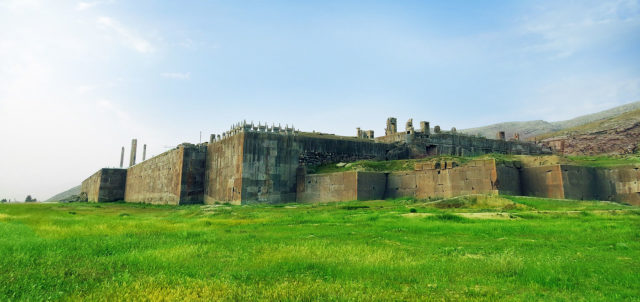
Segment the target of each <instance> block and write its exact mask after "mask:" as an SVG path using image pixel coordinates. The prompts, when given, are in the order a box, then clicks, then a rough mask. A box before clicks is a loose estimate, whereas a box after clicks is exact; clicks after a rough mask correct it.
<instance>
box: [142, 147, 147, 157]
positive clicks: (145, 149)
mask: <svg viewBox="0 0 640 302" xmlns="http://www.w3.org/2000/svg"><path fill="white" fill-rule="evenodd" d="M145 159H147V144H144V145H143V146H142V161H144V160H145Z"/></svg>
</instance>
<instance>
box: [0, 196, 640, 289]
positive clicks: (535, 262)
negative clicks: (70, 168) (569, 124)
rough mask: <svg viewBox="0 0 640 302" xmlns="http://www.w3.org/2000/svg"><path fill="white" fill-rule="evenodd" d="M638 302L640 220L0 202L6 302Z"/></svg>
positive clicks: (407, 203)
mask: <svg viewBox="0 0 640 302" xmlns="http://www.w3.org/2000/svg"><path fill="white" fill-rule="evenodd" d="M460 299H467V300H498V299H500V300H565V301H574V300H640V209H639V208H638V207H631V206H626V205H621V204H617V203H608V202H589V201H568V200H550V199H541V198H531V197H512V196H482V195H481V196H467V197H459V198H453V199H446V200H440V201H418V200H413V199H397V200H386V201H369V202H342V203H328V204H286V205H276V206H274V205H250V206H230V205H206V206H153V205H139V204H124V203H110V204H88V203H74V204H0V300H1V301H7V300H9V301H13V300H31V301H42V300H83V301H85V300H108V301H111V300H166V301H172V300H278V301H287V300H303V301H304V300H306V301H308V300H364V301H371V300H374V301H375V300H384V301H389V300H460Z"/></svg>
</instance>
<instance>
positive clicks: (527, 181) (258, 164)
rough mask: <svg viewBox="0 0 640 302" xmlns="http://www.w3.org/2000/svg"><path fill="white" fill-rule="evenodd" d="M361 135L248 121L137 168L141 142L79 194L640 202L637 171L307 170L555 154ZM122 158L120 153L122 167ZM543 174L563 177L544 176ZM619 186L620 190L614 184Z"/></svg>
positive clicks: (473, 139)
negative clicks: (493, 196) (501, 196)
mask: <svg viewBox="0 0 640 302" xmlns="http://www.w3.org/2000/svg"><path fill="white" fill-rule="evenodd" d="M357 130H358V131H357V133H356V136H351V137H347V136H338V135H330V134H322V133H318V132H303V131H300V130H298V129H295V128H294V127H293V126H288V125H285V126H284V127H283V126H281V125H277V126H276V125H275V124H271V125H270V126H269V125H268V124H266V123H261V122H260V123H258V124H255V123H247V122H246V121H245V122H241V123H237V124H235V125H233V126H232V127H230V129H229V130H228V131H225V132H224V133H221V134H211V135H210V139H209V141H208V142H206V143H202V144H197V145H196V144H189V143H184V144H181V145H179V146H178V147H177V148H174V149H171V150H169V151H167V152H164V153H162V154H160V155H157V156H154V157H151V158H149V159H146V158H145V159H146V160H144V161H142V162H140V163H137V164H135V147H136V145H137V140H135V139H134V140H133V141H132V154H131V157H130V158H131V161H130V163H131V164H132V166H130V167H129V168H127V169H124V168H120V169H117V168H116V169H106V168H105V169H100V170H99V171H98V172H96V173H95V174H94V175H92V176H91V177H89V178H87V180H85V181H84V182H83V183H82V192H84V193H85V194H86V195H87V199H88V201H90V202H107V201H116V200H124V201H126V202H144V203H158V204H193V203H207V204H211V203H215V202H230V203H233V204H247V203H280V202H296V201H299V202H319V201H337V200H352V199H361V198H368V199H375V198H386V197H391V196H393V197H399V196H404V195H406V196H414V197H420V198H423V197H424V198H427V197H438V196H440V197H444V196H453V195H456V194H470V193H495V192H506V193H509V194H523V195H533V196H545V197H546V196H548V195H549V196H551V197H557V198H585V199H586V198H594V197H597V198H601V199H607V200H618V199H620V198H626V199H627V200H628V199H633V198H635V197H633V196H636V197H637V196H640V192H639V193H637V194H636V192H638V191H640V188H635V187H633V186H631V185H629V186H624V187H620V186H619V185H618V183H625V184H626V183H630V184H631V183H633V182H634V181H635V182H637V178H638V177H636V176H637V174H638V173H637V171H636V173H630V172H616V171H600V170H597V171H596V170H594V171H591V170H589V171H587V170H584V169H582V170H581V169H578V168H570V167H565V166H558V167H559V168H553V169H551V168H549V169H547V168H543V169H541V168H540V167H531V168H528V167H523V166H504V165H503V164H500V163H496V162H486V161H482V162H473V164H470V165H458V164H457V163H454V162H451V163H448V162H446V163H441V164H439V165H436V164H434V165H432V166H424V165H422V166H420V167H418V166H416V167H415V169H414V170H413V171H402V172H394V173H386V174H385V173H373V172H371V173H365V172H357V173H356V172H344V173H346V174H335V175H334V174H309V173H308V171H312V170H313V169H315V167H317V166H318V165H323V164H336V163H343V166H344V164H345V163H349V162H354V161H358V160H379V161H384V160H397V159H410V158H424V157H429V156H434V155H459V156H475V155H481V154H486V153H502V154H524V155H544V154H551V150H550V149H548V148H543V147H542V146H539V145H536V144H533V143H530V142H521V141H518V140H509V141H507V140H505V136H504V132H503V131H501V132H499V133H498V134H497V139H487V138H483V137H478V136H475V135H466V134H462V133H459V132H457V131H455V128H452V130H451V131H442V130H441V129H440V127H439V126H435V127H434V129H433V132H431V130H430V127H429V122H427V121H422V122H420V129H419V131H416V130H415V129H414V127H413V120H409V121H407V123H406V127H405V131H403V132H398V131H397V119H396V118H393V117H392V118H389V119H387V123H386V129H385V135H384V136H380V137H374V134H373V131H372V130H364V131H363V130H361V129H359V128H358V129H357ZM143 157H145V156H144V155H143ZM122 158H123V152H122V151H121V161H122ZM554 169H555V170H554ZM545 171H556V172H554V173H556V174H553V177H551V176H549V177H547V176H545V175H546V174H545V173H546V172H545ZM354 173H355V174H354ZM331 175H333V176H331ZM549 175H551V174H549ZM556 178H557V179H556ZM623 178H624V179H623ZM612 180H615V181H616V182H617V183H616V184H614V185H611V184H610V182H611V181H612ZM582 185H585V186H587V188H590V187H598V186H601V187H602V188H609V189H606V190H605V189H602V190H598V191H593V190H592V191H588V190H587V191H584V192H587V193H584V194H582V193H581V194H582V195H579V194H578V193H577V192H580V191H576V188H578V187H579V188H582V187H580V186H582ZM585 190H586V189H585ZM607 190H608V191H607ZM341 192H342V193H341ZM588 192H591V193H588ZM343 193H344V194H343ZM551 193H553V194H551ZM354 194H355V195H354ZM354 196H356V198H354ZM638 199H640V197H638Z"/></svg>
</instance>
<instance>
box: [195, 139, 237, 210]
mask: <svg viewBox="0 0 640 302" xmlns="http://www.w3.org/2000/svg"><path fill="white" fill-rule="evenodd" d="M244 135H245V134H244V133H239V134H236V135H233V136H230V137H226V138H224V139H220V140H217V141H215V142H212V143H210V144H209V145H208V146H207V156H206V160H205V162H206V167H205V174H204V175H205V176H204V178H205V179H204V202H205V203H207V204H212V203H214V202H218V201H219V202H230V203H233V204H240V203H241V200H242V156H243V153H244V151H243V150H244Z"/></svg>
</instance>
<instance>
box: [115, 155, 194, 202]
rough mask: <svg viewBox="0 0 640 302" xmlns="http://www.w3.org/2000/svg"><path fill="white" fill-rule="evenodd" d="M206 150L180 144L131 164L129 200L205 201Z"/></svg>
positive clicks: (127, 188)
mask: <svg viewBox="0 0 640 302" xmlns="http://www.w3.org/2000/svg"><path fill="white" fill-rule="evenodd" d="M204 159H205V149H204V148H203V147H201V146H192V145H191V146H183V145H181V146H179V147H178V148H176V149H173V150H169V151H167V152H165V153H162V154H160V155H158V156H156V157H153V158H150V159H148V160H146V161H144V162H142V163H139V164H137V165H135V166H132V167H129V169H128V175H127V185H126V191H125V201H127V202H144V203H154V204H175V205H177V204H188V203H196V202H202V199H203V193H204V179H203V175H204V167H205V161H204Z"/></svg>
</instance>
